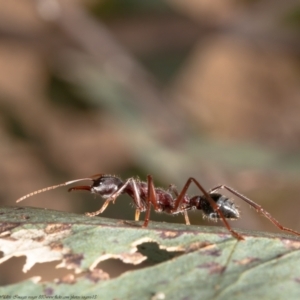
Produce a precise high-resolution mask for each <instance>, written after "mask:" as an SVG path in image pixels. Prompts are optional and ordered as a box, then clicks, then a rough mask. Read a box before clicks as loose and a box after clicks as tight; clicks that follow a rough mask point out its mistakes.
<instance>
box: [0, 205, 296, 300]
mask: <svg viewBox="0 0 300 300" xmlns="http://www.w3.org/2000/svg"><path fill="white" fill-rule="evenodd" d="M141 224H142V223H141V222H139V223H137V222H125V221H122V220H113V219H105V218H99V217H95V218H89V217H86V216H84V215H76V214H70V213H65V212H57V211H52V210H43V209H36V208H23V207H21V208H20V207H18V208H1V209H0V251H2V252H3V256H2V257H1V258H0V263H1V262H3V261H5V260H7V259H9V258H10V257H13V256H23V255H25V256H26V258H27V261H26V263H25V266H24V271H27V270H28V269H30V268H31V267H32V266H33V265H34V264H35V263H37V262H47V261H54V260H56V261H57V263H58V264H59V265H60V266H61V267H66V268H68V269H70V270H71V271H70V272H71V273H72V272H73V276H69V277H67V278H61V279H59V280H56V281H53V282H39V281H38V278H33V279H29V280H25V281H23V282H20V283H17V284H12V285H8V286H4V287H1V288H0V295H16V294H17V295H18V296H19V297H27V298H26V299H29V296H31V297H33V298H31V299H34V297H37V298H35V299H43V297H44V296H47V297H50V298H52V299H63V298H65V299H71V296H72V295H73V296H74V299H76V297H78V298H77V299H88V298H84V297H90V298H89V299H105V300H106V299H139V300H140V299H241V298H242V299H254V298H257V297H261V298H264V299H287V298H288V299H299V293H300V267H299V265H300V264H299V263H300V252H299V248H300V240H299V239H298V238H297V237H294V236H286V235H279V234H278V235H274V234H267V233H261V232H255V233H253V232H244V231H243V232H242V234H243V236H244V237H245V240H244V241H241V242H238V241H237V240H235V239H234V238H233V237H232V236H231V235H230V234H229V233H228V231H226V229H224V228H222V227H199V226H186V225H178V224H170V223H168V224H167V223H154V222H150V224H149V227H148V228H142V227H140V225H141ZM109 258H118V259H120V260H121V261H123V262H125V263H128V264H135V265H139V264H141V263H142V262H143V261H148V262H151V264H152V265H151V266H148V267H143V268H141V269H137V270H133V271H128V272H125V273H123V274H122V275H120V276H118V277H116V278H113V279H109V277H108V275H109V274H106V273H105V272H103V271H102V270H101V269H100V268H99V267H98V263H99V262H101V261H104V260H107V259H109ZM74 271H76V272H74ZM75 273H79V274H78V275H76V274H75ZM39 297H40V298H39ZM44 299H46V298H44Z"/></svg>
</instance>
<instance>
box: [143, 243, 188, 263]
mask: <svg viewBox="0 0 300 300" xmlns="http://www.w3.org/2000/svg"><path fill="white" fill-rule="evenodd" d="M137 249H138V252H140V253H141V254H143V255H144V256H146V257H147V261H149V262H153V263H161V262H165V261H167V260H170V259H173V258H175V257H177V256H180V255H182V254H183V253H184V251H168V250H166V249H161V248H160V247H159V245H158V244H157V243H155V242H145V243H142V244H140V245H138V246H137Z"/></svg>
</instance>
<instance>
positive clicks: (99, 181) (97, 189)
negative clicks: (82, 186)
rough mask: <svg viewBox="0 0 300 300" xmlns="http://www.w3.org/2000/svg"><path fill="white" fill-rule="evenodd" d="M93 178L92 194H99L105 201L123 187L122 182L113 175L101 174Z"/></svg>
mask: <svg viewBox="0 0 300 300" xmlns="http://www.w3.org/2000/svg"><path fill="white" fill-rule="evenodd" d="M92 178H93V179H92V180H93V184H92V185H91V186H90V191H91V193H95V194H99V195H100V196H101V197H102V198H104V199H106V198H109V197H110V196H111V195H112V194H113V193H115V192H116V191H117V190H118V189H119V188H120V187H121V186H122V185H123V182H122V180H121V179H120V178H118V177H116V176H113V175H105V174H100V175H95V176H93V177H92Z"/></svg>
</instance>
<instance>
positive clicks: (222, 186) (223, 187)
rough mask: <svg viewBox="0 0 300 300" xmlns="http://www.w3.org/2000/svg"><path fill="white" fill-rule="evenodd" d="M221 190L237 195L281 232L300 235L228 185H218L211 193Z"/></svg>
mask: <svg viewBox="0 0 300 300" xmlns="http://www.w3.org/2000/svg"><path fill="white" fill-rule="evenodd" d="M219 189H225V190H227V191H229V192H230V193H232V194H233V195H235V196H237V197H238V198H240V199H241V200H243V201H245V202H246V203H248V204H249V205H250V206H251V207H253V208H254V209H255V210H256V211H257V212H258V213H261V214H262V215H264V216H265V217H266V218H267V219H268V220H269V221H270V222H272V223H273V224H274V225H275V226H276V227H277V228H279V229H280V230H281V231H287V232H291V233H293V234H296V235H300V233H299V232H297V231H296V230H293V229H290V228H287V227H284V226H282V225H281V224H280V223H279V222H278V221H277V220H276V219H275V218H274V217H273V216H272V215H271V214H270V213H269V212H267V211H266V210H265V209H263V208H262V206H260V205H259V204H257V203H256V202H254V201H252V200H250V199H249V198H247V197H246V196H244V195H243V194H241V193H240V192H238V191H236V190H234V189H233V188H231V187H229V186H227V185H218V186H216V187H215V188H213V189H212V190H211V191H210V192H214V191H217V190H219Z"/></svg>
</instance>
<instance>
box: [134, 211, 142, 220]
mask: <svg viewBox="0 0 300 300" xmlns="http://www.w3.org/2000/svg"><path fill="white" fill-rule="evenodd" d="M140 213H141V211H140V210H139V209H136V210H135V216H134V220H135V221H138V220H139V219H140Z"/></svg>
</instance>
